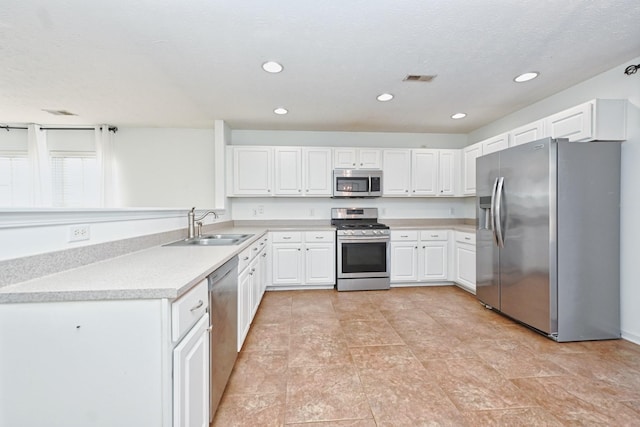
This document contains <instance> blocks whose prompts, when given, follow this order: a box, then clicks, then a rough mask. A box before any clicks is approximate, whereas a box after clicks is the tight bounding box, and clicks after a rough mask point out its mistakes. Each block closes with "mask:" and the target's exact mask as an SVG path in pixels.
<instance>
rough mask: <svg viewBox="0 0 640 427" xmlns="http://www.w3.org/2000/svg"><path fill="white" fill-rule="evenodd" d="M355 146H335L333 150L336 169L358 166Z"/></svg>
mask: <svg viewBox="0 0 640 427" xmlns="http://www.w3.org/2000/svg"><path fill="white" fill-rule="evenodd" d="M356 160H357V159H356V149H355V148H335V149H334V150H333V167H334V168H335V169H355V168H356Z"/></svg>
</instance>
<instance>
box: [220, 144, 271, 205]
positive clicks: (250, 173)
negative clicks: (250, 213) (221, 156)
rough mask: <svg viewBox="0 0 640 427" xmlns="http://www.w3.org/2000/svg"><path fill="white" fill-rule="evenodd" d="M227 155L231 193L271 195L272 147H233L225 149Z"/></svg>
mask: <svg viewBox="0 0 640 427" xmlns="http://www.w3.org/2000/svg"><path fill="white" fill-rule="evenodd" d="M227 155H228V157H229V158H230V159H231V162H230V163H231V176H232V180H231V188H230V190H231V191H230V193H231V194H233V195H238V196H271V195H272V191H271V188H272V177H273V148H271V147H262V146H261V147H249V146H246V147H233V148H229V149H228V150H227ZM227 164H228V165H229V163H227Z"/></svg>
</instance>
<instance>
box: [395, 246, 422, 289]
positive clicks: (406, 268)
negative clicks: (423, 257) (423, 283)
mask: <svg viewBox="0 0 640 427" xmlns="http://www.w3.org/2000/svg"><path fill="white" fill-rule="evenodd" d="M390 246H391V281H392V282H415V281H416V280H418V255H417V252H418V242H391V244H390Z"/></svg>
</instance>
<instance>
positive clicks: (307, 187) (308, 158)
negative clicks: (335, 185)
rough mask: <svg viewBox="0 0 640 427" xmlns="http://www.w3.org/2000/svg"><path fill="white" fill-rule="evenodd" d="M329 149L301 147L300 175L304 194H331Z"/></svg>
mask: <svg viewBox="0 0 640 427" xmlns="http://www.w3.org/2000/svg"><path fill="white" fill-rule="evenodd" d="M331 174H332V167H331V149H330V148H303V149H302V175H303V184H304V195H305V196H331V194H332V192H331V180H332V176H331Z"/></svg>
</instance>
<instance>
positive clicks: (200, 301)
mask: <svg viewBox="0 0 640 427" xmlns="http://www.w3.org/2000/svg"><path fill="white" fill-rule="evenodd" d="M203 305H204V302H203V301H202V300H199V301H198V304H196V305H194V306H193V307H191V310H190V311H196V310H197V309H199V308H200V307H202V306H203Z"/></svg>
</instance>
